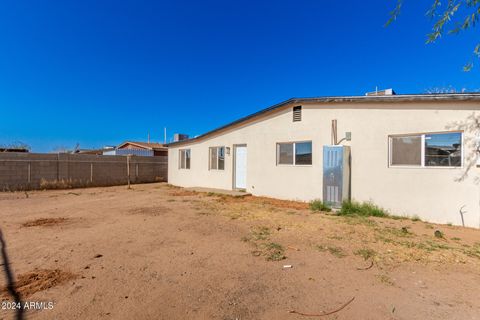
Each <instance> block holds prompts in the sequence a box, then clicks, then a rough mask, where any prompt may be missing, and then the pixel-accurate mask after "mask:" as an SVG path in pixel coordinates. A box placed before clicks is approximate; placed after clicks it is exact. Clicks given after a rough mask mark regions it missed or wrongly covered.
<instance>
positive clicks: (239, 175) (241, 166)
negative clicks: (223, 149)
mask: <svg viewBox="0 0 480 320" xmlns="http://www.w3.org/2000/svg"><path fill="white" fill-rule="evenodd" d="M235 189H247V146H236V147H235Z"/></svg>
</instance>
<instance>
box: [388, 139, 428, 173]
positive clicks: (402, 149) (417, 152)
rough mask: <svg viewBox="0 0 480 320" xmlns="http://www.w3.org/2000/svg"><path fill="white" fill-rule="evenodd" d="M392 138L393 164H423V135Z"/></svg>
mask: <svg viewBox="0 0 480 320" xmlns="http://www.w3.org/2000/svg"><path fill="white" fill-rule="evenodd" d="M391 139H392V140H391V143H392V144H391V148H392V158H391V164H392V165H394V166H421V165H422V136H403V137H392V138H391Z"/></svg>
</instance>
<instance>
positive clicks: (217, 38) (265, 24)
mask: <svg viewBox="0 0 480 320" xmlns="http://www.w3.org/2000/svg"><path fill="white" fill-rule="evenodd" d="M432 1H433V0H432ZM432 1H431V0H423V1H418V0H405V2H406V3H405V5H404V10H403V12H402V14H401V16H400V18H399V20H398V21H397V22H396V23H394V24H393V25H391V26H390V27H388V28H385V27H384V26H383V25H384V23H385V22H386V21H387V20H388V13H389V11H390V10H391V9H392V8H393V7H394V6H395V1H394V0H371V1H368V0H367V1H358V0H347V1H322V0H295V1H282V0H280V1H278V0H277V1H261V0H256V1H225V0H223V1H216V0H206V1H193V0H192V1H185V0H183V1H182V0H171V1H160V0H157V1H154V0H150V1H147V0H129V1H123V0H101V1H99V0H58V1H54V0H3V1H1V4H0V46H1V50H0V117H1V120H2V121H1V122H0V144H9V143H12V142H14V141H22V142H24V143H27V144H29V145H30V146H32V148H33V151H37V152H48V151H51V150H52V149H55V148H57V147H60V146H66V147H69V148H73V147H74V146H75V144H76V143H79V144H80V147H81V148H93V147H102V146H104V145H112V144H113V145H115V144H119V143H120V142H122V141H124V140H146V138H147V132H150V134H151V137H152V140H157V141H161V140H163V128H164V127H167V128H168V133H169V138H170V137H171V135H172V134H173V133H174V132H181V133H187V134H190V135H192V136H193V135H197V134H201V133H203V132H205V131H208V130H210V129H213V128H215V127H218V126H220V125H223V124H225V123H228V122H230V121H233V120H236V119H237V118H239V117H242V116H245V115H248V114H250V113H252V112H255V111H258V110H259V109H263V108H266V107H268V106H270V105H272V104H275V103H278V102H281V101H283V100H286V99H288V98H291V97H312V96H325V95H363V94H364V93H365V92H367V91H373V90H375V87H376V86H378V87H379V88H388V87H393V88H394V89H395V90H396V91H397V92H398V93H423V92H425V91H426V90H428V89H430V88H433V87H449V86H452V87H454V88H456V89H462V88H466V89H468V90H470V91H473V90H478V89H479V88H480V82H479V79H480V77H479V76H480V68H477V69H474V70H472V71H471V72H469V73H465V72H463V71H462V67H463V65H464V64H465V63H466V62H468V61H469V59H470V58H471V52H472V50H473V47H474V45H475V41H474V40H475V39H476V38H477V37H476V36H477V35H478V31H476V32H477V34H475V30H473V31H472V32H468V33H466V34H464V35H461V36H448V37H444V38H443V39H441V40H440V41H439V42H437V43H435V44H433V45H426V44H425V39H426V36H425V35H426V33H428V32H429V30H430V27H431V21H430V20H429V19H428V18H427V17H425V11H426V9H427V8H428V6H429V4H430V3H431V2H432Z"/></svg>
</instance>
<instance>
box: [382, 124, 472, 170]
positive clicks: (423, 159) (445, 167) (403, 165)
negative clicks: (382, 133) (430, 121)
mask: <svg viewBox="0 0 480 320" xmlns="http://www.w3.org/2000/svg"><path fill="white" fill-rule="evenodd" d="M449 133H460V147H461V152H460V156H461V159H460V166H426V165H425V151H426V150H425V149H426V148H425V136H427V135H435V134H449ZM412 136H420V137H421V140H422V141H421V153H420V157H421V163H420V165H406V164H392V152H393V149H392V138H398V137H412ZM464 147H465V133H464V131H463V130H453V131H435V132H421V133H406V134H391V135H389V136H388V167H389V168H404V169H462V168H463V167H464V160H465V148H464Z"/></svg>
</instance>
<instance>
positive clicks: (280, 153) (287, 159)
mask: <svg viewBox="0 0 480 320" xmlns="http://www.w3.org/2000/svg"><path fill="white" fill-rule="evenodd" d="M277 163H278V164H293V143H279V144H277Z"/></svg>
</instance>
